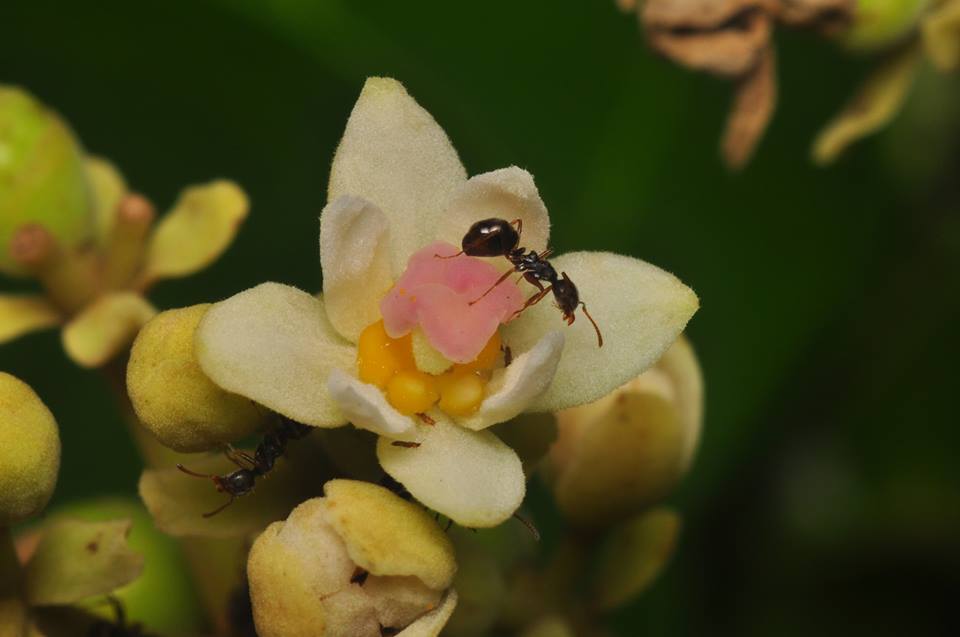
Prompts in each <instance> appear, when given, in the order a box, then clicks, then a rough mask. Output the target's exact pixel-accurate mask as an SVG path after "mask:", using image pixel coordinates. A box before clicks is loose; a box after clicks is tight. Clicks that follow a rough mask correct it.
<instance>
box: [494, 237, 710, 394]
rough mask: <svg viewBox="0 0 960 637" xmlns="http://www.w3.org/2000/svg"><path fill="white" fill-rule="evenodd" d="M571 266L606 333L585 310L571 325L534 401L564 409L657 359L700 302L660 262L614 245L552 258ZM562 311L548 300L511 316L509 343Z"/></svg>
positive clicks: (551, 324) (518, 344)
mask: <svg viewBox="0 0 960 637" xmlns="http://www.w3.org/2000/svg"><path fill="white" fill-rule="evenodd" d="M552 263H553V265H554V267H555V268H556V269H557V271H558V272H567V273H568V274H569V275H570V278H571V279H572V280H573V281H574V282H575V283H576V284H577V286H578V288H579V292H580V298H581V299H582V300H583V301H584V302H585V303H586V306H587V308H588V310H589V311H590V314H591V315H592V316H593V318H594V319H595V320H596V321H597V324H598V325H599V327H600V329H601V330H602V332H603V334H604V347H602V348H601V347H597V336H596V333H595V332H594V330H593V326H592V325H591V324H590V321H589V320H587V317H586V316H584V315H583V314H582V312H581V311H580V310H578V311H577V313H578V315H579V316H578V320H577V322H576V323H575V324H574V325H572V326H571V327H570V328H567V329H564V335H565V336H566V345H565V346H564V348H563V356H562V357H561V358H560V364H559V366H558V367H557V372H556V375H555V376H554V378H553V382H552V383H551V384H550V388H549V389H547V391H546V392H545V393H544V394H543V395H541V396H540V398H538V399H537V400H536V401H534V403H533V405H532V406H531V407H530V409H531V410H533V411H557V410H560V409H564V408H566V407H571V406H574V405H580V404H583V403H587V402H590V401H593V400H596V399H598V398H600V397H601V396H603V395H605V394H607V393H609V392H611V391H613V390H614V389H616V388H617V387H619V386H620V385H622V384H623V383H625V382H627V381H628V380H630V379H632V378H634V377H636V376H638V375H639V374H640V373H641V372H642V371H644V370H645V369H647V368H648V367H650V366H651V365H653V364H654V363H655V362H656V361H657V360H658V359H659V358H660V356H661V355H662V354H663V353H664V352H665V351H666V349H667V348H668V347H669V346H670V344H671V343H673V341H675V340H676V338H677V336H678V335H679V334H680V332H681V331H683V328H684V326H685V325H686V324H687V321H689V320H690V317H691V316H693V314H694V312H696V311H697V308H698V307H699V300H698V299H697V295H696V294H694V292H693V290H691V289H690V288H688V287H687V286H685V285H684V284H683V283H682V282H680V280H679V279H677V278H676V277H675V276H673V275H672V274H670V273H669V272H665V271H663V270H661V269H660V268H658V267H656V266H654V265H651V264H649V263H646V262H644V261H641V260H639V259H633V258H631V257H626V256H622V255H618V254H611V253H609V252H573V253H570V254H565V255H563V256H561V257H558V258H556V259H553V260H552ZM561 320H562V317H561V315H560V312H559V311H557V309H556V308H555V307H554V306H553V304H552V303H548V302H541V303H539V304H537V305H535V306H533V307H532V308H530V309H528V310H526V311H525V312H524V313H523V314H522V315H521V316H520V318H519V319H517V320H516V321H514V322H512V323H509V324H508V325H507V326H506V329H505V333H504V337H503V339H504V343H506V344H507V345H509V346H510V347H512V348H515V349H516V350H519V351H523V350H524V349H526V348H529V347H531V346H532V345H533V344H534V343H535V342H536V341H537V340H539V338H540V337H541V335H542V334H544V333H545V332H547V331H549V330H552V329H556V326H557V325H558V324H559V323H560V321H561Z"/></svg>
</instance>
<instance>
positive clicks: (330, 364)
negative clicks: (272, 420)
mask: <svg viewBox="0 0 960 637" xmlns="http://www.w3.org/2000/svg"><path fill="white" fill-rule="evenodd" d="M196 346H197V359H198V360H199V361H200V367H201V368H202V369H203V371H204V373H205V374H206V375H207V376H209V377H210V379H211V380H212V381H213V382H215V383H216V384H218V385H220V387H222V388H223V389H225V390H227V391H229V392H233V393H234V394H240V395H241V396H246V397H247V398H251V399H253V400H255V401H257V402H258V403H260V404H262V405H264V406H266V407H268V408H270V409H272V410H273V411H276V412H279V413H281V414H283V415H284V416H287V417H289V418H292V419H293V420H296V421H297V422H301V423H304V424H306V425H313V426H315V427H338V426H340V425H342V424H344V423H345V422H346V418H345V417H344V416H343V414H342V413H341V411H340V409H339V408H338V407H337V405H336V403H335V402H334V401H333V400H332V399H331V398H330V395H329V394H328V393H327V377H328V376H329V375H330V372H331V371H332V370H334V369H353V366H354V359H355V358H356V351H355V350H354V348H353V347H352V346H350V345H348V344H347V343H346V342H344V341H343V340H342V339H341V338H340V336H339V335H338V334H337V332H336V330H334V328H333V326H332V325H331V324H330V321H329V320H328V319H327V314H326V312H325V311H324V307H323V301H322V300H320V299H317V298H316V297H313V296H311V295H309V294H307V293H306V292H303V291H301V290H298V289H296V288H294V287H290V286H288V285H282V284H280V283H263V284H261V285H258V286H257V287H254V288H250V289H249V290H246V291H244V292H240V293H239V294H236V295H234V296H232V297H230V298H229V299H227V300H225V301H221V302H220V303H217V304H215V305H214V306H213V307H211V308H210V309H209V310H208V311H207V314H206V316H204V318H203V321H201V323H200V327H198V328H197V334H196Z"/></svg>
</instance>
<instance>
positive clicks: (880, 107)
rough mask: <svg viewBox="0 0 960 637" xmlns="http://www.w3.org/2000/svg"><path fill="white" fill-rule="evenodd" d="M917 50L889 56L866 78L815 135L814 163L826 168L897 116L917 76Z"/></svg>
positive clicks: (907, 50) (913, 48) (898, 52)
mask: <svg viewBox="0 0 960 637" xmlns="http://www.w3.org/2000/svg"><path fill="white" fill-rule="evenodd" d="M918 58H919V50H918V47H916V46H909V47H906V48H904V49H902V50H900V51H897V52H895V53H891V54H890V55H889V56H888V57H887V59H886V60H884V61H883V62H882V63H881V64H880V66H879V67H878V68H876V69H875V70H874V71H873V73H871V74H870V75H869V77H867V80H866V82H864V83H863V85H862V86H861V87H860V89H859V90H858V91H857V93H856V95H854V97H853V99H852V100H851V101H850V102H849V103H848V104H847V106H846V107H844V109H843V110H842V111H841V112H840V113H839V114H838V115H837V116H836V117H834V118H833V119H832V120H831V121H830V122H829V123H828V124H827V125H826V126H825V127H824V128H823V130H821V131H820V133H818V134H817V138H816V139H815V140H814V142H813V160H814V161H815V162H816V163H818V164H829V163H830V162H832V161H834V160H835V159H836V158H837V157H839V156H840V154H841V153H842V152H843V151H844V150H846V148H847V147H848V146H849V145H850V144H852V143H854V142H855V141H857V140H859V139H861V138H863V137H866V136H867V135H869V134H871V133H873V132H875V131H877V130H879V129H881V128H883V127H884V126H885V125H886V124H887V123H888V122H889V121H890V120H892V119H893V118H894V116H896V114H897V113H899V112H900V107H901V106H902V105H903V102H904V100H905V99H906V97H907V93H908V91H909V90H910V87H911V86H912V85H913V78H914V75H916V69H917V62H918Z"/></svg>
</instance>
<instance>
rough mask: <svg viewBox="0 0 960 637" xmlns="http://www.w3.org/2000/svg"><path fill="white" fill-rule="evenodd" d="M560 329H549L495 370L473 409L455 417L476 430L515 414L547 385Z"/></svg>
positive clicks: (557, 352)
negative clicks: (535, 342)
mask: <svg viewBox="0 0 960 637" xmlns="http://www.w3.org/2000/svg"><path fill="white" fill-rule="evenodd" d="M563 341H564V336H563V333H562V332H549V333H547V334H545V335H544V336H543V338H541V339H540V340H539V341H537V344H536V345H534V346H533V347H532V348H531V349H530V350H528V351H526V352H523V353H522V354H520V355H519V356H517V357H516V358H514V360H513V363H511V364H510V366H509V367H506V368H503V369H499V370H497V371H496V372H495V373H494V375H493V378H492V379H491V380H490V383H489V384H488V385H487V392H488V394H487V397H486V398H484V399H483V402H482V403H481V404H480V408H479V409H478V410H477V412H476V413H475V414H473V415H471V416H469V417H467V418H463V419H460V420H458V421H457V423H458V424H460V425H462V426H464V427H468V428H470V429H473V430H477V431H479V430H480V429H486V428H487V427H489V426H491V425H495V424H497V423H499V422H506V421H507V420H510V419H511V418H514V417H516V416H519V415H520V414H521V413H522V412H523V411H525V410H526V408H527V406H529V405H530V404H531V403H532V402H533V401H534V400H536V399H537V398H538V397H539V396H540V395H541V394H543V392H545V391H546V390H547V388H548V387H549V386H550V382H551V381H552V380H553V375H554V374H555V373H556V371H557V365H558V364H559V363H560V355H561V353H562V352H563Z"/></svg>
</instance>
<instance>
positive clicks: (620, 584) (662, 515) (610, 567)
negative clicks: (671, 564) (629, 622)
mask: <svg viewBox="0 0 960 637" xmlns="http://www.w3.org/2000/svg"><path fill="white" fill-rule="evenodd" d="M679 534H680V516H679V515H677V514H676V512H674V511H672V510H670V509H655V510H653V511H649V512H647V513H644V514H642V515H638V516H637V517H635V518H633V519H631V520H628V521H627V522H624V523H623V524H621V525H619V526H617V527H616V528H614V529H613V531H611V533H610V535H609V536H608V537H607V538H606V539H605V540H604V542H603V545H602V546H601V548H600V553H599V555H598V558H597V567H596V570H595V571H594V575H593V578H592V585H591V588H592V590H593V598H594V603H595V604H596V605H597V607H598V608H599V609H601V610H605V611H609V610H613V609H615V608H617V607H619V606H623V605H624V604H627V603H628V602H630V601H633V600H634V599H636V598H637V597H638V596H639V595H640V594H641V593H643V592H644V591H645V590H646V589H647V588H649V587H650V585H651V584H653V582H654V581H656V579H657V576H658V575H660V573H661V572H662V571H663V569H664V567H665V566H666V564H667V562H668V561H669V560H670V557H671V556H672V555H673V551H674V548H675V546H676V544H677V538H678V536H679Z"/></svg>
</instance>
